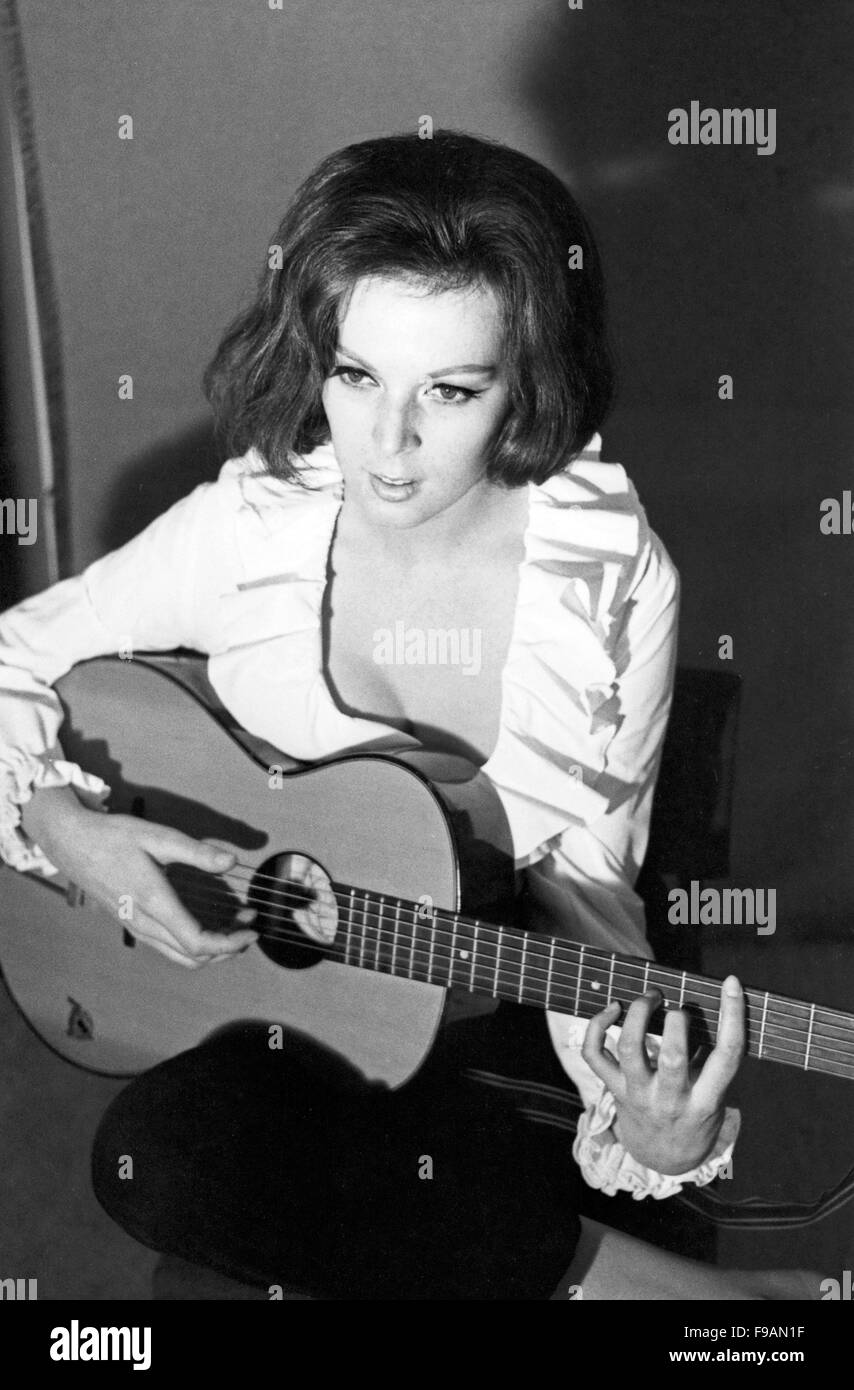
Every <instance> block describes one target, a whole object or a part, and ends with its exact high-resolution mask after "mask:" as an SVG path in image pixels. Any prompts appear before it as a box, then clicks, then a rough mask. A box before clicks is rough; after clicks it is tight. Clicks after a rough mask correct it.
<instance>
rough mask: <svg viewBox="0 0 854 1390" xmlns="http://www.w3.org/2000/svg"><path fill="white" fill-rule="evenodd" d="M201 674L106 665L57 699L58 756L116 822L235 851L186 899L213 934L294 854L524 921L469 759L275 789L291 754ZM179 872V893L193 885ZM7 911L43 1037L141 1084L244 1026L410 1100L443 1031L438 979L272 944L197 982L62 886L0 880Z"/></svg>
mask: <svg viewBox="0 0 854 1390" xmlns="http://www.w3.org/2000/svg"><path fill="white" fill-rule="evenodd" d="M202 671H203V666H202V663H201V662H198V661H197V662H196V663H195V664H187V662H186V659H185V661H184V663H183V664H181V663H180V662H179V663H176V660H175V658H158V657H145V658H143V659H141V660H140V659H136V660H134V661H131V662H127V661H121V660H118V659H114V658H99V659H96V660H94V661H89V662H84V663H82V664H81V665H79V666H76V667H75V668H74V669H73V670H72V671H70V672H69V673H68V675H67V676H65V677H63V679H62V680H61V681H59V682H58V684H57V687H56V688H57V692H58V694H59V695H60V698H61V699H62V702H63V705H64V707H65V710H66V721H65V724H64V726H63V730H62V735H61V741H62V746H63V750H64V752H65V754H66V756H67V757H68V758H70V759H72V760H73V761H75V762H77V763H79V764H80V765H81V766H82V767H84V768H85V769H86V770H87V771H89V772H92V773H96V774H98V775H99V776H101V777H103V779H104V780H105V781H106V782H107V783H108V784H109V785H110V787H111V788H112V794H111V797H110V803H109V804H110V808H111V810H112V811H116V812H122V813H125V814H141V815H144V816H145V817H146V818H147V819H148V820H151V821H156V822H159V823H162V824H167V825H172V826H175V827H176V828H178V829H180V830H183V831H184V832H186V833H187V834H189V835H191V836H193V837H195V838H198V839H204V840H206V841H208V842H212V843H217V844H222V845H224V846H227V847H229V848H231V849H234V850H235V851H236V853H237V856H238V861H239V864H240V866H241V870H242V871H243V870H245V871H246V872H245V880H244V879H241V880H239V881H235V880H234V879H232V878H230V877H229V875H226V878H228V885H227V889H226V886H225V885H223V887H222V891H221V892H220V893H219V896H217V893H216V892H215V891H211V885H213V886H214V888H216V886H217V885H218V884H220V882H221V881H220V880H218V879H217V880H215V879H214V878H213V876H211V875H199V874H196V877H197V879H203V880H204V883H203V885H201V887H202V891H200V892H199V893H198V895H197V897H196V899H195V900H193V901H191V900H190V898H189V897H188V898H186V901H187V906H188V908H189V910H190V911H192V912H193V914H194V916H196V918H197V919H198V920H200V921H201V923H202V925H204V926H214V925H218V924H219V923H220V922H221V921H222V910H223V908H225V909H226V910H227V911H228V912H231V911H232V910H233V911H234V912H235V913H236V911H237V910H239V909H240V908H241V906H245V903H246V900H247V895H249V896H250V898H251V895H252V894H253V892H254V889H255V888H257V886H258V885H259V884H260V885H262V886H263V885H265V884H270V883H273V882H274V881H275V882H278V881H280V877H281V876H282V875H283V874H284V873H286V870H287V866H288V861H287V860H285V859H283V858H282V856H286V855H299V856H303V857H305V858H307V859H309V860H311V861H313V863H315V864H316V865H318V866H320V868H321V869H322V870H323V871H324V872H325V874H326V875H327V876H328V878H329V879H331V880H333V881H335V882H337V883H344V884H349V885H355V886H356V887H359V886H364V887H366V888H367V887H370V888H371V889H372V890H375V891H378V892H380V893H383V894H387V895H388V896H389V897H390V898H404V899H408V900H412V901H415V902H417V901H419V900H421V901H428V900H429V903H430V904H431V905H432V906H434V907H435V908H436V909H446V910H449V911H452V912H456V911H460V910H463V911H465V912H467V913H471V914H475V915H480V914H483V915H485V916H488V917H489V919H490V920H491V921H493V922H501V921H502V920H506V921H510V920H511V919H512V913H513V886H514V879H513V860H512V853H511V849H510V839H509V832H508V829H507V825H506V822H505V820H504V816H503V811H502V808H501V805H500V802H499V801H498V798H497V796H496V795H495V793H494V791H493V790H492V788H491V787H490V785H489V783H488V782H487V780H486V779H485V778H484V777H482V776H481V774H479V773H478V772H476V771H475V770H474V769H473V768H471V767H470V766H469V765H468V764H466V763H464V762H463V761H462V760H460V759H444V758H439V757H437V755H429V754H414V753H411V752H406V753H402V754H400V755H395V756H391V755H387V754H381V755H369V756H362V755H355V756H348V757H344V758H339V759H336V760H335V761H332V762H328V763H323V764H318V765H316V766H312V767H309V768H301V769H299V770H293V771H286V772H285V775H284V776H271V767H272V766H274V765H277V766H278V767H279V768H281V767H285V768H287V766H288V760H287V759H286V758H284V757H283V756H282V755H281V754H276V751H275V750H272V749H270V748H269V746H268V745H262V744H260V742H257V741H253V740H252V739H251V738H250V737H249V736H248V735H246V734H245V733H243V732H242V731H238V730H236V729H234V728H229V727H226V723H225V722H224V721H223V717H222V716H223V713H224V712H223V711H222V710H221V707H220V710H219V716H217V715H215V714H214V713H213V712H212V711H211V709H209V708H208V707H207V705H206V704H204V703H202V701H201V700H200V698H199V693H198V692H199V690H203V689H204V684H205V679H206V678H205V677H204V675H203V674H202ZM187 673H189V675H190V677H191V679H189V680H187V679H186V676H187ZM190 686H192V687H195V688H194V689H191V688H188V687H190ZM253 744H254V745H255V746H254V747H253ZM250 749H252V751H250ZM195 872H196V871H192V870H185V871H184V873H185V875H187V874H189V875H190V876H192V875H193V874H194V873H195ZM272 875H276V876H277V877H276V879H275V880H274V879H273V878H272V877H270V876H272ZM169 876H170V879H171V880H172V881H173V884H174V886H175V887H176V889H177V891H179V893H180V892H181V886H180V885H181V884H182V883H183V882H185V879H184V878H181V877H180V875H177V876H173V873H172V870H169ZM241 885H243V886H241ZM197 887H199V885H198V884H197ZM268 893H269V889H268ZM182 896H183V894H182ZM208 901H210V903H211V910H212V911H213V910H214V908H215V909H216V913H217V914H218V915H216V917H215V919H212V920H208V919H207V918H206V912H205V910H204V909H205V904H206V903H207V902H208ZM256 901H257V898H256ZM0 903H2V908H0V961H1V962H2V968H3V974H4V976H5V980H6V983H7V985H8V988H9V990H10V992H11V994H12V996H13V998H14V999H15V1001H16V1002H17V1004H18V1006H19V1007H20V1008H21V1010H22V1011H23V1013H24V1014H25V1016H26V1017H27V1019H28V1020H29V1021H30V1023H31V1024H32V1026H33V1027H34V1028H35V1029H36V1031H37V1032H38V1033H39V1034H40V1036H41V1037H42V1038H43V1039H44V1041H45V1042H47V1043H48V1044H49V1045H50V1046H51V1047H52V1048H53V1049H54V1050H55V1051H57V1052H58V1053H60V1054H61V1055H62V1056H64V1057H66V1058H68V1059H69V1060H70V1061H73V1062H75V1063H77V1064H78V1065H81V1066H84V1067H86V1068H89V1069H91V1070H93V1071H98V1072H102V1073H106V1074H110V1075H118V1076H120V1075H131V1074H133V1073H135V1072H138V1071H140V1070H144V1069H145V1068H147V1067H149V1066H152V1065H154V1064H155V1063H157V1062H159V1061H162V1060H164V1059H165V1058H167V1057H170V1056H174V1055H175V1054H176V1053H178V1052H181V1051H184V1050H185V1049H187V1048H190V1047H193V1046H195V1045H197V1044H198V1043H200V1042H201V1041H202V1040H203V1039H204V1038H205V1037H207V1036H209V1035H210V1034H211V1033H212V1032H214V1031H215V1030H216V1029H218V1028H221V1027H223V1026H224V1025H226V1024H229V1023H235V1022H238V1021H241V1020H246V1021H252V1022H255V1023H258V1022H261V1023H265V1024H267V1025H272V1024H281V1025H282V1026H283V1027H284V1028H285V1029H288V1030H292V1031H296V1032H299V1033H302V1034H306V1035H308V1036H309V1037H310V1038H312V1039H313V1040H315V1041H316V1042H318V1043H321V1044H323V1045H325V1046H327V1047H329V1048H331V1049H333V1050H334V1051H335V1052H336V1053H338V1054H340V1055H343V1056H344V1057H345V1058H347V1059H348V1060H349V1061H350V1062H351V1063H353V1064H354V1065H355V1066H357V1067H359V1068H360V1069H361V1070H362V1071H363V1072H364V1073H365V1074H366V1075H367V1076H368V1077H369V1078H372V1079H380V1080H384V1081H386V1082H387V1083H388V1084H390V1085H392V1086H397V1085H400V1084H402V1083H403V1082H404V1081H406V1080H407V1079H408V1078H409V1077H411V1076H412V1075H413V1073H414V1072H415V1071H416V1070H417V1069H418V1067H419V1066H420V1064H421V1063H422V1062H423V1061H424V1059H425V1057H426V1056H427V1054H428V1052H429V1050H430V1048H431V1046H432V1043H433V1041H434V1038H435V1035H436V1031H437V1029H438V1027H439V1024H440V1022H441V1020H442V1016H443V1011H444V1008H445V1001H446V995H447V993H448V991H447V990H445V989H444V988H442V987H440V986H439V985H435V984H429V983H425V982H423V981H419V980H417V979H407V978H400V977H397V976H394V975H389V974H383V973H375V972H373V971H372V970H371V969H352V968H350V967H349V966H348V965H345V964H343V963H341V962H339V961H336V960H333V959H329V958H328V956H326V955H324V953H323V951H322V950H320V949H318V948H314V947H313V948H311V949H307V950H306V949H303V950H302V951H300V950H299V949H298V946H293V947H288V946H286V947H283V948H281V949H278V948H271V947H269V946H268V945H267V944H266V943H264V944H263V946H262V944H261V942H260V941H259V944H258V945H255V946H252V947H250V949H249V950H248V951H245V952H244V953H242V954H241V955H239V956H238V957H236V958H235V959H232V960H230V961H228V962H227V963H225V964H222V965H214V966H208V967H206V968H204V969H200V970H193V971H191V970H186V969H184V968H182V967H181V966H178V965H175V964H172V963H171V962H170V961H168V960H167V959H165V958H164V957H163V956H161V955H160V954H159V953H157V952H156V951H154V950H153V949H151V948H150V947H148V946H145V945H142V944H140V943H134V940H133V938H132V937H131V936H130V935H129V933H128V932H127V931H126V929H125V928H124V927H123V925H122V922H121V921H120V920H119V919H118V918H117V917H115V916H112V915H111V914H109V913H108V912H106V911H105V910H102V909H101V908H100V907H98V905H97V904H91V903H89V902H87V901H85V900H84V901H83V902H80V901H79V894H75V892H74V890H73V887H72V886H70V885H68V883H67V880H65V879H64V878H63V877H62V876H61V875H60V876H58V877H57V878H50V879H49V878H45V877H43V876H42V875H40V874H32V873H31V874H21V873H18V872H16V871H15V870H12V869H10V868H6V867H0ZM294 934H295V935H296V936H299V932H298V931H295V932H294ZM303 943H304V944H306V939H305V938H303Z"/></svg>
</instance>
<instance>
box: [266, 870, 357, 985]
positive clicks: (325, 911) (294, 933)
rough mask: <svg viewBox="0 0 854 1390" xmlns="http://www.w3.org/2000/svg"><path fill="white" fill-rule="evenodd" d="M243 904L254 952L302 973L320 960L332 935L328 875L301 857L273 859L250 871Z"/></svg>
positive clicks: (334, 920)
mask: <svg viewBox="0 0 854 1390" xmlns="http://www.w3.org/2000/svg"><path fill="white" fill-rule="evenodd" d="M249 891H250V897H249V901H250V902H251V904H252V906H253V907H254V908H255V910H256V911H257V913H258V916H257V919H256V920H255V921H254V922H253V923H252V927H253V929H254V930H255V931H257V932H258V933H259V937H258V946H259V948H260V949H261V950H262V951H263V952H264V955H265V956H267V957H268V959H269V960H272V961H274V962H275V963H276V965H281V966H283V967H285V968H286V969H288V970H307V969H308V968H309V967H310V966H312V965H316V964H317V963H318V961H320V960H323V959H325V957H326V956H327V955H328V954H329V948H330V947H331V946H332V945H333V943H334V941H335V934H336V932H337V930H338V908H337V905H336V902H335V897H334V894H333V892H332V887H331V883H330V879H329V875H328V874H327V873H326V871H325V870H324V869H323V868H321V866H320V865H319V864H318V863H317V861H316V860H314V859H310V858H309V857H308V856H307V855H305V854H277V855H275V856H274V857H273V858H272V859H268V860H266V861H265V863H263V864H262V865H261V866H260V868H259V869H257V870H256V873H255V876H254V878H253V879H252V884H251V887H250V890H249Z"/></svg>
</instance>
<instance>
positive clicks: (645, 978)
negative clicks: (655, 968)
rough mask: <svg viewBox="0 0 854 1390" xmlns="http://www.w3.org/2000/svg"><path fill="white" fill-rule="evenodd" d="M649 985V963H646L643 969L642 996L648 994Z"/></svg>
mask: <svg viewBox="0 0 854 1390" xmlns="http://www.w3.org/2000/svg"><path fill="white" fill-rule="evenodd" d="M648 984H649V961H647V962H646V964H645V965H644V968H643V989H642V990H641V994H646V990H647V985H648Z"/></svg>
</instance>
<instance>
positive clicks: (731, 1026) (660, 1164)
mask: <svg viewBox="0 0 854 1390" xmlns="http://www.w3.org/2000/svg"><path fill="white" fill-rule="evenodd" d="M661 1002H662V995H661V993H660V991H658V990H655V989H651V990H648V991H647V993H646V994H643V995H641V997H640V998H639V999H636V1000H635V1001H634V1003H632V1004H631V1005H630V1006H629V1008H628V1010H627V1012H626V1018H625V1022H624V1023H623V1027H622V1030H621V1033H620V1039H619V1042H618V1043H617V1055H616V1056H615V1055H614V1054H613V1052H611V1051H610V1049H609V1048H608V1047H607V1045H606V1044H607V1038H606V1033H607V1030H608V1028H610V1027H611V1026H612V1025H613V1024H614V1023H616V1022H617V1020H618V1018H619V1016H620V1005H619V1004H618V1003H617V1002H616V1001H614V1002H612V1003H611V1004H609V1005H608V1007H607V1008H606V1009H603V1010H602V1012H601V1013H599V1014H597V1015H596V1016H595V1018H592V1019H591V1020H590V1024H589V1026H588V1029H587V1034H586V1036H585V1039H584V1046H583V1048H582V1052H581V1055H582V1057H583V1058H584V1060H585V1062H586V1063H587V1065H588V1066H589V1067H590V1069H591V1070H592V1071H593V1072H595V1074H596V1076H598V1077H599V1079H600V1080H601V1081H604V1083H605V1085H606V1086H607V1088H608V1090H609V1091H610V1092H611V1094H612V1095H613V1097H614V1100H615V1102H616V1108H617V1118H616V1120H615V1122H614V1126H613V1130H614V1133H615V1135H616V1137H617V1139H618V1140H619V1142H620V1143H621V1144H623V1146H624V1147H625V1148H626V1149H627V1150H628V1152H629V1153H630V1154H631V1155H632V1157H633V1158H634V1159H636V1160H637V1162H638V1163H642V1164H644V1166H645V1167H647V1168H652V1169H654V1170H655V1171H656V1172H658V1173H671V1174H672V1173H687V1172H689V1171H690V1170H691V1169H692V1168H696V1167H697V1166H698V1165H699V1164H700V1163H702V1162H703V1160H704V1159H705V1158H707V1157H708V1156H709V1154H710V1153H711V1151H712V1149H713V1148H714V1145H715V1140H716V1139H717V1137H718V1133H719V1132H720V1127H721V1124H722V1122H723V1118H724V1113H725V1107H724V1100H725V1097H726V1092H727V1088H728V1087H729V1085H730V1082H731V1081H732V1079H733V1077H734V1076H735V1074H736V1072H737V1071H738V1067H739V1063H740V1062H741V1058H742V1056H743V1054H744V1045H745V1023H744V994H743V991H742V988H741V985H740V984H739V982H738V980H737V979H736V978H735V976H734V975H730V976H728V978H727V979H726V980H724V982H723V984H722V986H721V999H720V1020H719V1024H718V1036H717V1041H716V1043H715V1046H714V1048H713V1049H712V1051H711V1052H710V1053H709V1055H708V1057H707V1058H706V1060H705V1062H704V1064H703V1065H702V1066H697V1065H695V1064H694V1061H693V1059H692V1058H691V1057H690V1056H689V1043H688V1026H689V1015H688V1014H687V1012H686V1011H685V1010H684V1009H672V1010H671V1009H669V1010H668V1011H667V1014H666V1016H665V1020H664V1031H663V1033H662V1037H661V1048H660V1050H659V1053H658V1056H657V1057H656V1058H655V1059H653V1058H652V1057H650V1055H649V1053H648V1052H647V1047H646V1035H647V1032H648V1030H649V1023H650V1019H651V1018H652V1015H653V1013H654V1012H655V1010H656V1009H657V1008H658V1007H659V1005H660V1004H661Z"/></svg>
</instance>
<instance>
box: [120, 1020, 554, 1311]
mask: <svg viewBox="0 0 854 1390" xmlns="http://www.w3.org/2000/svg"><path fill="white" fill-rule="evenodd" d="M538 1026H539V1028H540V1029H541V1030H542V1032H544V1031H545V1026H544V1023H543V1022H542V1019H539V1020H538ZM450 1035H453V1039H454V1041H453V1042H452V1043H451V1044H448V1043H447V1042H443V1043H442V1044H440V1045H439V1046H438V1047H437V1048H436V1049H434V1052H433V1054H432V1055H431V1058H430V1060H429V1061H428V1063H427V1064H426V1065H425V1066H424V1067H423V1068H422V1070H421V1071H420V1072H419V1073H418V1075H417V1076H416V1077H415V1078H414V1079H413V1080H412V1081H411V1082H410V1083H408V1085H406V1086H404V1087H402V1088H400V1089H399V1090H396V1091H391V1090H389V1089H388V1088H387V1087H385V1086H384V1085H381V1084H376V1083H374V1084H371V1083H368V1082H367V1081H366V1080H365V1079H364V1077H362V1076H361V1074H360V1073H358V1072H356V1071H355V1070H354V1069H352V1068H350V1067H349V1066H348V1064H347V1063H345V1062H343V1061H342V1060H341V1059H339V1058H337V1057H334V1056H332V1054H329V1053H327V1052H324V1051H323V1050H322V1049H320V1048H317V1047H315V1046H314V1045H313V1044H311V1043H309V1042H307V1041H305V1040H304V1039H299V1038H296V1037H291V1038H288V1039H287V1040H286V1046H285V1048H284V1050H281V1051H279V1050H271V1049H270V1047H269V1046H268V1033H267V1029H266V1028H265V1027H261V1026H258V1025H248V1026H243V1025H241V1026H235V1027H232V1028H229V1029H228V1030H224V1031H223V1032H221V1033H219V1034H218V1035H216V1036H214V1037H212V1038H210V1039H209V1040H208V1041H206V1042H205V1043H204V1044H202V1045H201V1046H200V1047H197V1048H194V1049H192V1050H191V1051H189V1052H184V1053H182V1054H181V1055H180V1056H178V1057H175V1058H173V1059H171V1060H170V1061H168V1062H165V1063H162V1064H161V1065H159V1066H157V1067H154V1068H153V1069H152V1070H151V1071H149V1072H147V1073H145V1074H144V1075H143V1076H141V1077H140V1078H139V1079H137V1080H135V1081H133V1082H131V1083H130V1084H129V1085H128V1086H127V1087H126V1088H125V1090H124V1091H122V1092H121V1093H120V1095H119V1096H117V1098H116V1099H115V1100H114V1101H113V1103H112V1104H111V1105H110V1107H109V1109H108V1110H107V1112H106V1114H105V1116H104V1118H103V1120H102V1123H101V1125H100V1128H99V1131H98V1134H97V1137H96V1141H95V1148H94V1154H93V1182H94V1187H95V1192H96V1195H97V1197H98V1200H99V1201H100V1202H101V1204H102V1206H103V1207H104V1208H105V1209H106V1211H107V1212H108V1213H109V1214H110V1216H112V1217H113V1219H114V1220H115V1221H117V1222H118V1224H119V1225H120V1226H122V1227H123V1228H124V1229H125V1230H126V1231H128V1232H129V1234H130V1235H132V1236H133V1237H134V1238H135V1239H137V1240H139V1241H140V1242H142V1243H143V1244H144V1245H148V1246H150V1247H152V1248H153V1249H155V1250H158V1251H160V1252H162V1253H165V1254H170V1255H177V1256H179V1257H181V1258H183V1259H184V1260H189V1261H191V1262H193V1263H196V1264H201V1265H205V1266H207V1267H209V1268H211V1269H215V1270H217V1271H218V1272H219V1273H221V1274H225V1275H227V1276H229V1277H231V1278H233V1279H238V1280H240V1281H242V1282H244V1283H249V1284H254V1285H256V1286H258V1287H262V1288H265V1289H267V1288H269V1287H270V1286H271V1285H282V1286H283V1287H285V1288H291V1289H294V1288H296V1289H299V1290H301V1291H303V1292H305V1293H308V1294H310V1295H311V1296H312V1297H316V1298H333V1299H419V1298H423V1299H548V1298H549V1296H550V1294H551V1293H552V1291H553V1290H554V1287H555V1285H556V1284H557V1282H558V1280H559V1278H560V1276H561V1274H562V1273H563V1271H564V1270H565V1268H566V1266H567V1265H568V1264H569V1262H570V1260H571V1258H572V1253H573V1250H574V1248H575V1244H576V1241H577V1239H578V1232H579V1226H578V1219H577V1215H576V1211H577V1196H578V1190H577V1183H578V1173H577V1169H576V1166H575V1163H574V1161H573V1159H572V1155H571V1152H570V1146H571V1136H569V1135H567V1133H566V1132H565V1131H564V1130H557V1129H548V1128H547V1127H544V1126H541V1125H535V1124H532V1123H531V1122H530V1120H528V1119H526V1118H524V1117H523V1116H521V1115H520V1113H519V1110H518V1101H517V1099H516V1097H515V1096H514V1094H513V1092H512V1090H510V1089H502V1088H500V1087H499V1088H493V1087H488V1086H484V1085H482V1084H480V1083H478V1082H475V1081H473V1080H471V1079H470V1078H467V1077H466V1076H465V1075H464V1074H463V1072H462V1070H461V1068H460V1065H459V1062H460V1055H461V1052H462V1053H467V1054H468V1058H469V1060H471V1059H472V1057H474V1060H475V1061H477V1060H478V1057H477V1053H478V1044H479V1045H480V1049H481V1058H483V1057H487V1056H488V1057H489V1059H490V1061H491V1062H492V1065H494V1057H495V1048H494V1045H493V1044H494V1035H495V1021H494V1019H487V1020H475V1021H473V1022H471V1023H469V1022H466V1023H464V1024H461V1025H456V1026H455V1027H454V1028H452V1029H449V1030H447V1034H446V1035H445V1036H446V1037H447V1036H450ZM466 1039H468V1040H469V1041H471V1039H474V1041H475V1047H474V1051H472V1049H471V1048H470V1047H468V1046H467V1042H466ZM128 1159H130V1160H131V1161H132V1167H131V1165H130V1164H129V1163H128V1161H127V1160H128ZM122 1172H124V1173H125V1176H121V1174H122ZM131 1172H132V1176H128V1174H130V1173H131Z"/></svg>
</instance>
